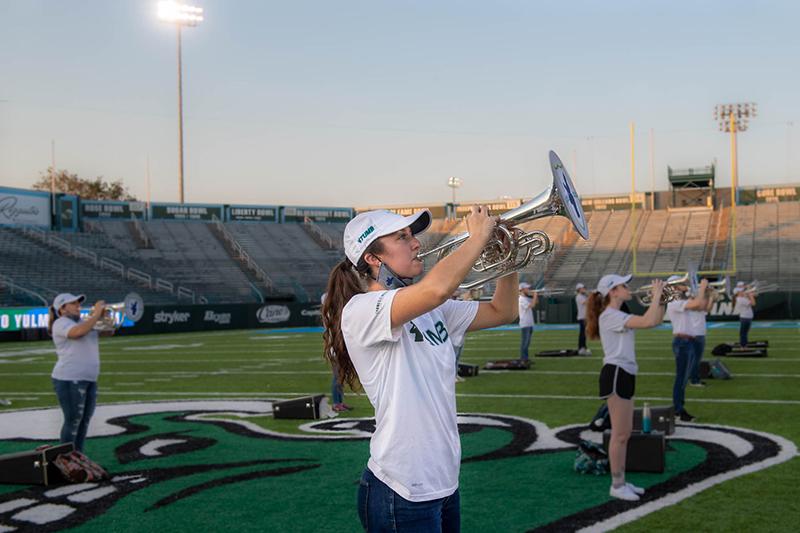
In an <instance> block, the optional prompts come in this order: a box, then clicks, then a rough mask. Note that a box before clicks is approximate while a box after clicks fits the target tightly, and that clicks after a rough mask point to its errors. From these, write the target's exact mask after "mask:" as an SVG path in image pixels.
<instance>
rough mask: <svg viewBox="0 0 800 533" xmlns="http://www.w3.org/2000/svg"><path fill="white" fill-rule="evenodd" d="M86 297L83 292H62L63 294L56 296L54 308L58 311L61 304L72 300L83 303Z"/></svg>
mask: <svg viewBox="0 0 800 533" xmlns="http://www.w3.org/2000/svg"><path fill="white" fill-rule="evenodd" d="M85 299H86V296H84V295H83V294H79V295H77V296H75V295H74V294H70V293H68V292H62V293H61V294H59V295H58V296H56V297H55V299H54V300H53V309H55V310H56V313H58V310H59V309H61V306H63V305H64V304H69V303H72V302H79V303H83V301H84V300H85Z"/></svg>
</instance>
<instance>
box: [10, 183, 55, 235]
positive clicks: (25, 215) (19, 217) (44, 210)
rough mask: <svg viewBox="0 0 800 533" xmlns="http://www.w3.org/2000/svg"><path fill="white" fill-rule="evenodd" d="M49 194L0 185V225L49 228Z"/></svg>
mask: <svg viewBox="0 0 800 533" xmlns="http://www.w3.org/2000/svg"><path fill="white" fill-rule="evenodd" d="M51 210H52V208H51V206H50V194H49V193H46V192H39V191H26V190H23V189H12V188H10V187H0V226H40V227H44V228H50V212H51Z"/></svg>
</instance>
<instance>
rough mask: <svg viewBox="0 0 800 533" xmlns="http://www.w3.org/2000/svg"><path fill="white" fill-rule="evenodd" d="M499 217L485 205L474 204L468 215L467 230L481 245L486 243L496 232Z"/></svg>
mask: <svg viewBox="0 0 800 533" xmlns="http://www.w3.org/2000/svg"><path fill="white" fill-rule="evenodd" d="M497 219H498V217H493V216H491V215H490V214H489V208H488V207H486V206H485V205H473V206H472V209H471V210H470V213H469V214H468V215H467V231H468V232H469V236H470V238H471V239H472V238H474V239H477V240H478V241H480V243H481V245H484V244H486V243H487V242H488V241H489V239H490V238H491V236H492V234H493V233H494V228H495V227H496V226H497Z"/></svg>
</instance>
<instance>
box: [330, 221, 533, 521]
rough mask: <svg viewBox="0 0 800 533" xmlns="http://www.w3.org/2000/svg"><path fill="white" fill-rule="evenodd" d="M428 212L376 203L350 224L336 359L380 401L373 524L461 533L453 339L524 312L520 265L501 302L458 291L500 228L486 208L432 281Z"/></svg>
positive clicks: (361, 504)
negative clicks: (425, 244) (424, 253)
mask: <svg viewBox="0 0 800 533" xmlns="http://www.w3.org/2000/svg"><path fill="white" fill-rule="evenodd" d="M430 223H431V215H430V212H429V211H427V210H424V211H420V212H417V213H415V214H414V215H411V216H408V217H403V216H401V215H397V214H394V213H390V212H388V211H369V212H366V213H361V214H359V215H358V216H356V217H355V218H354V219H353V220H351V221H350V222H349V223H348V224H347V226H346V227H345V231H344V248H345V254H346V256H347V258H346V259H345V260H343V261H342V262H341V263H339V264H338V265H337V266H336V267H334V269H333V271H332V272H331V275H330V278H329V280H328V287H327V294H328V297H327V298H326V300H325V303H324V305H323V307H322V319H323V323H324V326H325V331H324V333H323V336H324V345H325V352H324V353H325V357H326V358H327V359H328V360H329V362H331V363H335V364H336V368H337V369H338V375H339V380H340V382H342V383H347V384H348V385H350V387H351V388H357V387H358V386H359V384H360V386H361V387H362V388H363V389H364V391H365V392H366V394H367V397H368V398H369V401H370V403H371V404H372V405H373V407H374V408H375V431H374V433H373V435H372V439H371V441H370V457H369V461H368V462H367V468H366V469H365V470H364V472H363V474H362V477H361V481H360V486H359V489H358V499H357V501H358V515H359V518H360V520H361V523H362V525H363V527H364V529H365V530H368V531H370V532H371V531H412V530H413V531H459V528H460V520H461V518H460V516H461V515H460V501H459V492H458V476H459V468H460V463H461V442H460V439H459V434H458V423H457V419H456V397H455V383H454V380H453V376H454V374H455V372H456V369H455V353H454V351H453V345H452V339H453V338H461V337H462V336H463V334H464V333H465V332H466V331H472V330H477V329H483V328H488V327H493V326H498V325H501V324H508V323H510V322H512V321H513V320H514V319H516V317H517V291H516V287H517V283H518V277H517V274H516V272H514V273H512V274H509V275H506V276H504V277H501V278H500V279H499V280H498V281H497V285H496V289H495V293H494V296H493V298H492V300H491V302H474V301H469V302H465V301H458V300H452V299H450V298H451V296H452V294H453V292H454V291H455V290H456V288H457V287H458V286H459V284H460V283H461V282H462V281H463V280H464V278H466V276H467V274H468V273H469V272H470V270H471V268H472V266H473V264H474V263H475V261H476V260H477V259H478V257H479V256H480V255H481V253H482V251H483V249H484V247H485V246H486V244H487V242H488V241H489V239H490V237H492V235H494V233H495V227H496V225H497V218H496V217H493V216H490V215H489V213H488V210H487V208H486V207H485V206H474V207H472V210H471V212H470V214H469V215H468V216H467V218H466V223H467V228H468V231H469V237H468V238H466V239H465V240H464V242H462V243H461V244H460V246H458V247H457V248H455V249H454V251H452V252H451V253H450V254H448V255H447V256H446V257H444V258H443V259H441V260H440V261H439V262H438V263H437V264H436V265H435V266H434V267H433V268H432V269H431V270H430V271H429V272H428V273H427V274H426V275H425V276H424V277H423V278H422V279H420V280H419V281H417V282H416V283H415V282H414V281H413V280H414V278H416V277H418V276H420V275H421V274H422V272H423V263H422V261H421V260H420V259H419V252H420V243H419V240H417V237H416V235H419V234H420V233H422V232H423V231H425V230H426V229H427V228H428V226H430Z"/></svg>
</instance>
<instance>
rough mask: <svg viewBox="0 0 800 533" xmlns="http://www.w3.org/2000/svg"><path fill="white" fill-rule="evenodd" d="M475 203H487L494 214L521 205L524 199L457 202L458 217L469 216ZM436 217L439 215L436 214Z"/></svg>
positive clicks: (500, 213) (499, 213)
mask: <svg viewBox="0 0 800 533" xmlns="http://www.w3.org/2000/svg"><path fill="white" fill-rule="evenodd" d="M473 205H485V206H487V207H488V208H489V209H490V210H491V212H492V214H496V215H502V214H503V213H505V212H506V211H510V210H511V209H515V208H517V207H519V206H521V205H522V200H520V199H513V200H489V201H485V202H472V203H469V204H456V206H455V207H456V218H463V217H465V216H467V215H468V214H469V213H470V211H471V210H472V206H473ZM434 218H438V217H436V216H434Z"/></svg>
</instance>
